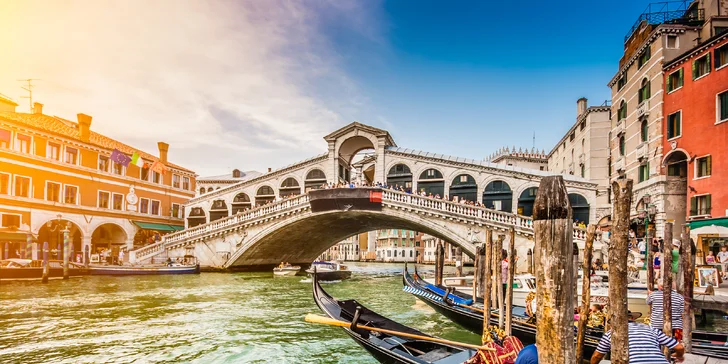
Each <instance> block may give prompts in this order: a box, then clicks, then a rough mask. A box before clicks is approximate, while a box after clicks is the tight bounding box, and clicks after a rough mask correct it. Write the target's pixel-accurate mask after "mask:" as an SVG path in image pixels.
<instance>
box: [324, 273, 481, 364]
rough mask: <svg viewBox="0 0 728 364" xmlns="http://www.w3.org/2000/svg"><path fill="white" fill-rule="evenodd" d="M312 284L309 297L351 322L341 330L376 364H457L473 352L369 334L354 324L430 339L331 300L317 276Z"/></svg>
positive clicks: (331, 314)
mask: <svg viewBox="0 0 728 364" xmlns="http://www.w3.org/2000/svg"><path fill="white" fill-rule="evenodd" d="M312 281H313V298H314V301H315V302H316V305H317V306H318V307H319V308H320V309H321V311H323V312H324V313H325V314H326V315H327V316H329V317H330V318H332V319H336V320H341V321H346V322H352V321H353V322H355V323H356V325H351V327H344V328H343V330H344V331H345V332H346V334H347V335H349V337H351V338H352V339H354V341H356V342H357V344H359V345H360V346H361V347H363V348H364V349H365V350H366V351H368V352H369V353H370V354H371V355H372V356H373V357H374V358H375V359H377V360H378V361H379V362H380V363H393V364H399V363H405V364H428V363H437V364H460V363H463V362H465V361H466V360H468V359H470V358H471V357H472V356H473V355H475V354H476V353H477V351H476V350H474V349H467V348H463V347H459V346H453V345H446V344H441V343H436V342H432V341H426V340H418V339H413V338H408V337H403V336H396V335H389V334H386V333H380V332H370V331H366V330H364V329H361V328H360V327H356V326H357V325H366V326H369V327H375V328H380V329H385V330H392V331H398V332H402V333H406V334H411V335H418V336H425V337H432V336H430V335H427V334H425V333H422V332H420V331H418V330H416V329H413V328H411V327H409V326H405V325H402V324H400V323H397V322H395V321H393V320H391V319H388V318H386V317H384V316H382V315H379V314H378V313H376V312H374V311H372V310H369V309H367V308H366V307H364V306H362V305H361V304H360V303H359V302H357V301H356V300H345V301H339V300H336V299H335V298H333V297H331V296H330V295H329V294H328V293H326V291H324V290H323V288H322V287H321V285H320V284H319V279H318V275H315V276H314V277H313V279H312Z"/></svg>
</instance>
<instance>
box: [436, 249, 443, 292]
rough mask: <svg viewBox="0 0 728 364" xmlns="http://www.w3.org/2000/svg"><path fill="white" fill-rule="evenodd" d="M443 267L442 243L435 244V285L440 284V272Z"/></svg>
mask: <svg viewBox="0 0 728 364" xmlns="http://www.w3.org/2000/svg"><path fill="white" fill-rule="evenodd" d="M444 267H445V247H444V246H442V242H441V241H438V242H437V247H436V248H435V285H438V286H439V285H441V284H442V271H443V268H444Z"/></svg>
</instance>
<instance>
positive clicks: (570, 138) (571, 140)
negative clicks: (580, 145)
mask: <svg viewBox="0 0 728 364" xmlns="http://www.w3.org/2000/svg"><path fill="white" fill-rule="evenodd" d="M574 135H575V134H574V133H571V135H569V141H570V142H573V141H574Z"/></svg>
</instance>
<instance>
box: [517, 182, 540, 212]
mask: <svg viewBox="0 0 728 364" xmlns="http://www.w3.org/2000/svg"><path fill="white" fill-rule="evenodd" d="M537 192H538V187H530V188H527V189H526V190H525V191H523V192H522V193H521V196H519V197H518V214H519V215H523V216H533V203H534V202H535V201H536V193H537Z"/></svg>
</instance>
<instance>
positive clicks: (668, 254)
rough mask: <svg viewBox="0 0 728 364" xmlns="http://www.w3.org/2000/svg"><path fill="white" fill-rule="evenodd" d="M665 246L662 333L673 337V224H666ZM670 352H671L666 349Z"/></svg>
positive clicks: (663, 255) (663, 251)
mask: <svg viewBox="0 0 728 364" xmlns="http://www.w3.org/2000/svg"><path fill="white" fill-rule="evenodd" d="M664 236H665V246H664V247H663V249H662V262H660V265H661V266H662V309H663V311H662V319H663V321H662V331H663V332H664V333H665V335H667V336H672V223H671V222H668V223H665V235H664ZM666 351H668V352H669V350H667V349H666Z"/></svg>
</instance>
